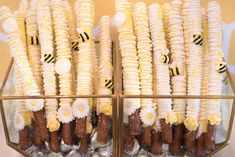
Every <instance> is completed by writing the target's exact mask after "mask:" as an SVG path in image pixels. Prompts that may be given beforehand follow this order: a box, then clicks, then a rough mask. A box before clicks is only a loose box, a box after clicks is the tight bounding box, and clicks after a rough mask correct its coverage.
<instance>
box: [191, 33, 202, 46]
mask: <svg viewBox="0 0 235 157" xmlns="http://www.w3.org/2000/svg"><path fill="white" fill-rule="evenodd" d="M193 43H194V44H195V45H200V46H202V44H203V37H202V35H201V34H197V35H196V34H194V35H193Z"/></svg>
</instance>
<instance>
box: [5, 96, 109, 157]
mask: <svg viewBox="0 0 235 157" xmlns="http://www.w3.org/2000/svg"><path fill="white" fill-rule="evenodd" d="M107 99H110V100H111V98H107ZM17 101H18V100H5V101H3V109H4V113H5V118H6V125H7V131H8V132H7V135H9V139H10V142H11V143H14V144H16V145H18V144H19V138H20V135H19V131H18V130H17V129H16V128H15V122H17V120H16V117H15V108H16V102H17ZM96 101H97V99H94V101H93V102H96ZM111 101H112V100H111ZM94 104H95V103H94ZM96 111H97V110H96V107H95V106H94V108H93V111H92V113H91V118H90V122H91V123H92V127H93V128H90V129H91V133H87V136H88V138H87V142H88V144H89V145H88V155H98V154H99V155H102V156H107V155H108V156H111V155H112V152H113V147H112V144H113V138H112V137H113V132H112V131H113V130H112V127H113V117H112V116H104V115H103V114H102V115H101V114H99V116H98V115H97V112H96ZM20 120H21V119H19V120H18V123H19V124H20ZM72 124H73V125H74V124H75V121H73V122H72ZM98 128H99V129H98ZM27 129H28V131H29V132H28V133H27V132H26V134H24V135H28V136H30V138H29V139H28V140H29V143H31V144H30V147H29V148H28V149H26V150H25V151H26V152H27V153H28V154H30V155H32V156H40V154H44V155H49V154H50V155H53V154H54V155H55V153H52V152H50V151H49V149H50V148H49V146H48V143H47V142H46V143H45V144H42V147H41V148H40V149H39V148H37V147H35V146H33V142H35V139H36V138H35V134H34V133H35V128H34V121H33V122H32V124H31V125H28V128H27ZM88 130H89V127H88V128H87V131H88ZM61 131H62V124H61V130H60V131H59V132H58V134H59V135H58V140H59V143H60V144H59V147H60V148H59V153H58V154H57V155H60V154H63V155H64V156H66V155H68V154H70V155H77V156H79V155H80V154H79V146H80V145H81V139H82V138H77V137H76V135H75V133H74V132H75V130H74V129H73V130H71V136H72V138H73V144H72V145H71V146H69V145H66V144H64V142H62V140H61V138H62V137H61V136H62V134H61V133H62V132H61ZM21 133H23V131H22V130H21ZM24 133H25V132H24ZM24 135H22V136H21V138H24V137H23V136H24ZM50 136H51V137H52V134H50ZM98 138H99V139H98ZM100 139H102V142H101V140H100ZM24 140H27V139H24ZM21 142H22V141H21ZM24 142H26V141H24ZM19 146H20V145H19ZM83 146H84V145H83ZM19 149H20V148H19Z"/></svg>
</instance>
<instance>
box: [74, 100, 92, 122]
mask: <svg viewBox="0 0 235 157" xmlns="http://www.w3.org/2000/svg"><path fill="white" fill-rule="evenodd" d="M89 108H90V107H89V101H88V99H77V100H76V101H75V102H74V103H73V115H74V116H75V117H77V118H84V117H86V116H88V114H89Z"/></svg>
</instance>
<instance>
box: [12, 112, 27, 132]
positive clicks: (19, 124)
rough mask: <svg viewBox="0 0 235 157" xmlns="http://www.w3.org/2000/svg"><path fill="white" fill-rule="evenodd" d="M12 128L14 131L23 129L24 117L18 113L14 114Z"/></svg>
mask: <svg viewBox="0 0 235 157" xmlns="http://www.w3.org/2000/svg"><path fill="white" fill-rule="evenodd" d="M14 126H15V128H16V130H22V129H24V126H25V121H24V117H23V116H22V115H21V114H19V113H15V115H14Z"/></svg>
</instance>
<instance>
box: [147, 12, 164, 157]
mask: <svg viewBox="0 0 235 157" xmlns="http://www.w3.org/2000/svg"><path fill="white" fill-rule="evenodd" d="M149 10H150V9H149ZM150 17H151V18H152V16H150ZM154 19H155V18H154ZM154 63H155V61H154ZM156 74H157V73H156V66H153V92H154V93H157V79H156V78H157V76H156ZM157 102H158V100H157V99H153V104H154V106H156V115H157V118H156V121H155V124H154V126H153V129H152V132H151V133H152V143H151V153H152V154H154V155H160V154H162V139H161V126H160V119H159V117H158V116H159V115H158V112H157V110H158V104H157Z"/></svg>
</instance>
